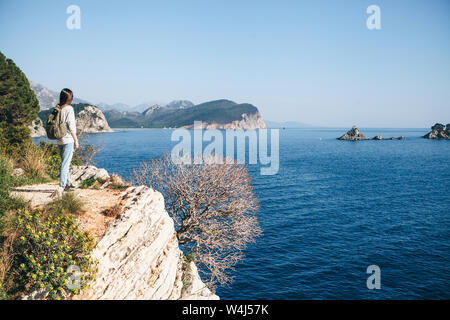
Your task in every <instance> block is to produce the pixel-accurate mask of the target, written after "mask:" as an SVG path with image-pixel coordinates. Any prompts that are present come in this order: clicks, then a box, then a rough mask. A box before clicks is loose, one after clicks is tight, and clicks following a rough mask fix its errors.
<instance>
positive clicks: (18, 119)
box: [0, 52, 39, 154]
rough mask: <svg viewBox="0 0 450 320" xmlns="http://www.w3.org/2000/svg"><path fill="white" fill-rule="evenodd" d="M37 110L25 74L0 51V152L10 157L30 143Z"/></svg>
mask: <svg viewBox="0 0 450 320" xmlns="http://www.w3.org/2000/svg"><path fill="white" fill-rule="evenodd" d="M38 111H39V102H38V100H37V98H36V95H35V94H34V92H33V90H31V88H30V84H29V82H28V80H27V78H26V76H25V74H24V73H23V72H22V71H21V70H20V69H19V67H17V66H16V64H15V63H14V62H13V61H12V60H11V59H7V58H6V57H5V56H4V55H3V54H2V53H1V52H0V151H2V152H5V153H8V154H12V153H14V152H15V151H17V150H18V149H20V147H21V146H23V145H24V144H25V143H27V142H28V141H29V137H30V129H29V128H28V127H29V126H30V125H31V123H32V121H33V120H35V119H36V117H37V113H38Z"/></svg>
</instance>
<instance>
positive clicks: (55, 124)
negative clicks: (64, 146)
mask: <svg viewBox="0 0 450 320" xmlns="http://www.w3.org/2000/svg"><path fill="white" fill-rule="evenodd" d="M64 107H65V106H63V107H61V106H60V105H57V106H56V107H55V108H54V109H53V111H52V113H51V114H50V116H49V117H48V119H47V124H46V125H45V131H47V137H48V138H49V139H51V140H55V139H56V140H57V139H61V138H62V137H64V136H65V135H66V134H67V127H66V124H65V123H64V122H63V121H62V120H61V110H62V109H63V108H64Z"/></svg>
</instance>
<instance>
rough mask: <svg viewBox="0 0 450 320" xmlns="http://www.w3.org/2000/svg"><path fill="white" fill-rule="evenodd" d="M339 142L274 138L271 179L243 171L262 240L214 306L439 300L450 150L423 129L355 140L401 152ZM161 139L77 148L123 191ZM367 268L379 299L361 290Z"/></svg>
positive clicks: (447, 248)
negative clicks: (121, 183) (275, 165)
mask: <svg viewBox="0 0 450 320" xmlns="http://www.w3.org/2000/svg"><path fill="white" fill-rule="evenodd" d="M347 130H348V128H305V129H285V130H281V129H280V130H279V170H278V173H277V174H275V175H262V174H261V171H260V170H259V169H260V168H259V165H249V171H250V174H251V176H252V184H253V186H254V188H255V193H256V196H257V197H258V199H259V201H260V211H259V212H258V218H259V222H260V225H261V227H262V229H263V235H262V236H261V237H259V238H258V239H257V241H256V242H255V243H252V244H250V245H249V246H248V248H247V249H246V250H245V259H244V260H243V261H242V262H241V263H239V264H238V265H237V266H236V269H235V271H234V272H232V273H231V274H232V275H233V276H234V282H233V283H232V284H231V285H230V286H225V287H218V288H217V294H218V295H219V296H220V297H221V299H449V298H450V141H439V140H428V139H423V138H421V136H423V135H424V134H425V133H427V132H428V131H429V130H428V129H425V128H423V129H422V128H418V129H409V128H401V129H386V128H378V129H377V128H366V129H365V128H360V130H361V132H363V133H364V134H365V135H366V136H369V137H372V136H375V135H382V136H385V137H398V136H404V137H405V139H404V140H383V141H339V140H336V137H339V136H341V135H342V134H344V133H345V132H346V131H347ZM171 135H172V130H163V129H161V130H159V129H123V130H117V131H116V132H114V133H102V134H91V135H89V136H87V138H86V139H85V142H84V143H89V144H92V145H95V146H97V147H99V152H98V153H97V155H96V157H95V161H96V166H98V167H102V168H105V169H106V170H108V172H109V173H118V174H119V175H121V176H123V177H124V178H125V179H130V177H131V173H132V170H133V168H136V167H138V166H139V164H140V163H141V162H142V161H147V160H150V159H152V158H157V157H160V156H162V155H163V154H164V153H167V152H170V150H171V149H172V148H173V146H175V144H177V142H174V141H171ZM369 266H376V267H377V268H379V273H378V275H379V276H380V277H379V280H380V287H379V289H376V288H375V289H369V287H370V286H369V287H368V285H367V282H368V278H369V277H371V276H372V275H373V274H372V272H369V273H368V267H369ZM369 271H371V270H369ZM369 280H370V279H369ZM370 281H371V280H370ZM370 281H369V282H370Z"/></svg>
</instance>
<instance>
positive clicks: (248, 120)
mask: <svg viewBox="0 0 450 320" xmlns="http://www.w3.org/2000/svg"><path fill="white" fill-rule="evenodd" d="M241 117H242V118H241V120H234V121H232V122H229V123H217V122H203V123H202V126H203V129H206V130H210V129H223V130H237V129H242V130H256V129H266V123H265V122H264V119H263V118H262V117H261V115H260V113H259V112H255V113H251V114H247V113H243V114H242V115H241ZM183 128H184V129H193V128H194V126H193V125H189V126H184V127H183Z"/></svg>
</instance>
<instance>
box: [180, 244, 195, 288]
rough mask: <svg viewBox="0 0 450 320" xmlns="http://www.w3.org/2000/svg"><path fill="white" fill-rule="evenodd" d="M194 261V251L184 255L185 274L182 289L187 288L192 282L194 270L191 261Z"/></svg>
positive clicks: (183, 267)
mask: <svg viewBox="0 0 450 320" xmlns="http://www.w3.org/2000/svg"><path fill="white" fill-rule="evenodd" d="M192 261H194V255H193V254H192V253H188V254H184V255H183V266H182V270H183V275H182V277H181V282H182V283H183V288H182V290H184V289H186V288H187V287H189V286H190V285H191V284H192V270H191V262H192Z"/></svg>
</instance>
